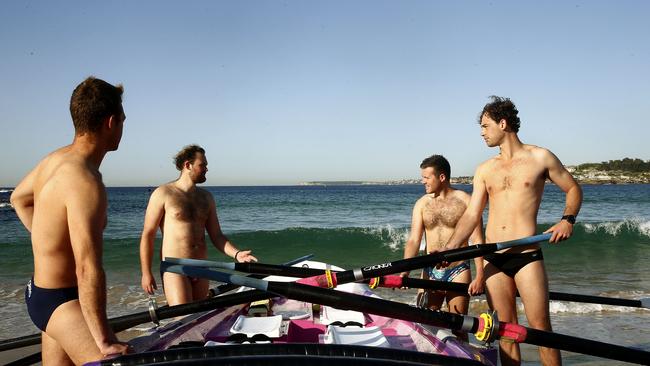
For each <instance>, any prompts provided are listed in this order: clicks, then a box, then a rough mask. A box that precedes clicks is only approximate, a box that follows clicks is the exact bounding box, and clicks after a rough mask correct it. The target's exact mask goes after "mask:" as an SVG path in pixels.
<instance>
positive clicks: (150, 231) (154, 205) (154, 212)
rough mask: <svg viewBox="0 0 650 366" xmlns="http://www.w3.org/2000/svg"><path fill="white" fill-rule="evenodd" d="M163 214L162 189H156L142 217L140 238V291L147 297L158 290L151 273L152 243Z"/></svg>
mask: <svg viewBox="0 0 650 366" xmlns="http://www.w3.org/2000/svg"><path fill="white" fill-rule="evenodd" d="M164 214H165V199H164V192H163V188H162V187H158V188H157V189H156V190H155V191H153V193H152V194H151V197H150V198H149V204H148V205H147V212H146V213H145V215H144V227H143V228H142V237H141V238H140V270H141V271H142V280H141V285H142V289H143V290H144V291H145V292H146V293H148V294H149V295H153V293H154V290H156V289H158V287H157V286H156V280H155V278H154V276H153V273H152V272H151V260H152V258H153V243H154V240H155V239H156V232H157V231H158V227H159V226H160V220H161V219H162V217H163V215H164Z"/></svg>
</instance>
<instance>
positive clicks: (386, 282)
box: [381, 275, 404, 288]
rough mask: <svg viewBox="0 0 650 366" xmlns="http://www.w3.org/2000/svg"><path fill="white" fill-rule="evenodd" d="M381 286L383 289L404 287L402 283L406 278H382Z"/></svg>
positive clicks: (393, 276)
mask: <svg viewBox="0 0 650 366" xmlns="http://www.w3.org/2000/svg"><path fill="white" fill-rule="evenodd" d="M381 280H382V281H381V286H382V287H388V288H398V287H402V282H403V280H404V278H402V277H401V276H395V275H392V276H384V277H382V278H381Z"/></svg>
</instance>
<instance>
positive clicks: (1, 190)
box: [0, 188, 14, 193]
mask: <svg viewBox="0 0 650 366" xmlns="http://www.w3.org/2000/svg"><path fill="white" fill-rule="evenodd" d="M13 191H14V190H13V189H5V188H2V189H0V193H11V192H13Z"/></svg>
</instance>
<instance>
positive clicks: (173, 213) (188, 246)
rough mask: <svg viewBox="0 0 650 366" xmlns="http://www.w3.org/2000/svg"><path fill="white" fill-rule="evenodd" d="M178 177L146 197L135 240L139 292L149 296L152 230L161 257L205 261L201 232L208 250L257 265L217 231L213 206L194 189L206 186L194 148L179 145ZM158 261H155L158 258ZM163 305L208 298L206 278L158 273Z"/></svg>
mask: <svg viewBox="0 0 650 366" xmlns="http://www.w3.org/2000/svg"><path fill="white" fill-rule="evenodd" d="M174 165H175V166H176V168H177V169H178V170H180V172H181V174H180V177H179V178H178V179H177V180H175V181H173V182H170V183H167V184H164V185H162V186H160V187H158V188H156V190H155V191H154V192H153V193H152V194H151V197H150V198H149V204H148V206H147V212H146V214H145V219H144V228H143V229H142V238H141V240H140V268H141V270H142V281H141V282H142V289H143V290H144V291H145V292H147V293H148V294H153V293H154V290H155V289H157V286H156V280H155V279H154V276H153V273H152V271H151V261H152V258H153V243H154V239H155V236H156V232H157V231H158V227H160V230H161V231H162V233H163V242H162V248H161V257H162V258H164V257H176V258H192V259H206V258H207V250H208V248H207V245H206V243H205V232H206V230H207V232H208V236H209V237H210V240H211V241H212V243H213V244H214V246H215V247H216V248H217V249H218V250H219V251H221V252H222V253H224V254H226V255H227V256H230V257H232V258H233V259H234V260H235V261H237V262H251V261H257V258H255V257H254V256H253V255H252V254H251V251H250V250H239V249H237V247H236V246H235V245H234V244H232V243H231V242H230V240H228V238H227V237H226V236H225V235H224V234H223V232H222V231H221V226H220V225H219V219H218V217H217V207H216V203H215V201H214V198H213V197H212V194H210V192H208V191H206V190H205V189H202V188H199V187H197V186H196V185H197V184H199V183H203V182H205V181H206V177H205V175H206V173H207V172H208V160H207V159H206V157H205V150H204V149H203V148H202V147H200V146H198V145H188V146H185V147H184V148H183V149H182V150H181V151H179V152H178V154H176V156H175V157H174ZM162 258H161V259H162ZM161 279H162V281H163V288H164V291H165V297H166V299H167V304H169V305H178V304H185V303H188V302H192V301H197V300H202V299H205V298H206V297H207V296H208V290H209V289H208V285H209V282H208V280H206V279H201V278H192V277H187V276H184V275H180V274H176V273H170V272H165V273H161Z"/></svg>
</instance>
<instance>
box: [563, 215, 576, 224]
mask: <svg viewBox="0 0 650 366" xmlns="http://www.w3.org/2000/svg"><path fill="white" fill-rule="evenodd" d="M560 220H566V221H567V222H568V223H569V224H571V225H575V223H576V216H575V215H564V216H562V218H561V219H560Z"/></svg>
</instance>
